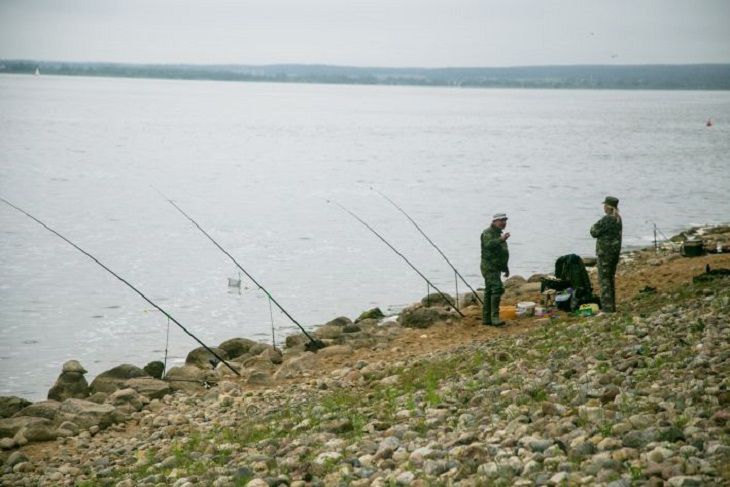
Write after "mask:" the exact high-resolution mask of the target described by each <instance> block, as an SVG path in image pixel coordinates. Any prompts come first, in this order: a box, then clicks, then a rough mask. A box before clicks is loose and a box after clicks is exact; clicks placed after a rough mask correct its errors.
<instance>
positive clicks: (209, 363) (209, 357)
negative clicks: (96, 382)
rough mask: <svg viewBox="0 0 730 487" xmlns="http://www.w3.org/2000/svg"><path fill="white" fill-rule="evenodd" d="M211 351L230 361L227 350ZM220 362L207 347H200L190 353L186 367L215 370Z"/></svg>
mask: <svg viewBox="0 0 730 487" xmlns="http://www.w3.org/2000/svg"><path fill="white" fill-rule="evenodd" d="M211 350H212V351H213V352H215V354H216V355H218V357H220V358H222V359H223V360H228V354H227V353H226V352H225V350H223V349H221V348H214V347H213V348H211ZM218 362H220V360H219V359H218V358H217V357H216V356H215V355H213V353H211V352H210V351H208V350H207V349H206V348H205V347H198V348H196V349H194V350H191V351H190V353H188V356H187V357H185V365H192V366H193V367H198V368H199V369H204V370H213V369H215V367H216V365H218ZM130 378H131V377H130Z"/></svg>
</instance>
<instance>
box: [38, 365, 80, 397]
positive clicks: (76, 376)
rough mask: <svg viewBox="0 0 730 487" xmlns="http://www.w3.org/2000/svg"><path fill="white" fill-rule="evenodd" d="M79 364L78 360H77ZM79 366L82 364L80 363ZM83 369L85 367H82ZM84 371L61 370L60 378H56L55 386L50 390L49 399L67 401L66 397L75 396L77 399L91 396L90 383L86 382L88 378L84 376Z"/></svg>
mask: <svg viewBox="0 0 730 487" xmlns="http://www.w3.org/2000/svg"><path fill="white" fill-rule="evenodd" d="M71 362H76V361H75V360H71ZM67 364H68V362H66V364H64V369H65V368H66V365H67ZM76 364H78V362H76ZM79 367H81V365H80V364H79ZM69 368H76V367H75V366H72V367H69ZM81 369H82V370H83V368H81ZM85 373H86V371H85V370H84V372H77V371H67V370H64V371H63V372H61V375H59V376H58V379H56V383H55V384H53V387H51V388H50V389H49V390H48V399H53V400H55V401H65V400H66V399H69V398H72V397H75V398H77V399H84V398H86V397H88V396H89V384H88V382H86V379H85V378H84V374H85Z"/></svg>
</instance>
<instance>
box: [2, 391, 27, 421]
mask: <svg viewBox="0 0 730 487" xmlns="http://www.w3.org/2000/svg"><path fill="white" fill-rule="evenodd" d="M30 405H31V402H30V401H28V400H26V399H23V398H22V397H17V396H0V419H2V418H9V417H10V416H13V415H14V414H15V413H17V412H18V411H20V410H21V409H23V408H24V407H26V406H30Z"/></svg>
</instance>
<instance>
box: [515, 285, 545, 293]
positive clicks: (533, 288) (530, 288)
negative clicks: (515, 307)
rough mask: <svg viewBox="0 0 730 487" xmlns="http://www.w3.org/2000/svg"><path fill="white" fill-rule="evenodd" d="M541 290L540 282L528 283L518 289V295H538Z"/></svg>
mask: <svg viewBox="0 0 730 487" xmlns="http://www.w3.org/2000/svg"><path fill="white" fill-rule="evenodd" d="M541 288H542V284H541V283H539V282H526V283H524V284H522V285H520V286H517V287H516V289H517V293H518V294H537V293H539V292H540V289H541Z"/></svg>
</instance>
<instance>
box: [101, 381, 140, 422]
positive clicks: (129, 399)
mask: <svg viewBox="0 0 730 487" xmlns="http://www.w3.org/2000/svg"><path fill="white" fill-rule="evenodd" d="M138 380H139V379H138ZM106 402H107V403H109V404H111V405H112V406H115V407H117V408H120V409H121V410H122V411H124V412H125V413H127V414H131V413H133V412H136V411H140V410H142V407H144V405H145V404H147V403H148V402H149V399H147V398H145V397H144V396H142V395H140V393H139V392H137V391H136V390H134V389H132V388H131V387H129V388H127V389H119V390H118V391H114V392H113V393H112V394H111V395H110V396H109V397H108V398H107V400H106Z"/></svg>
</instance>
